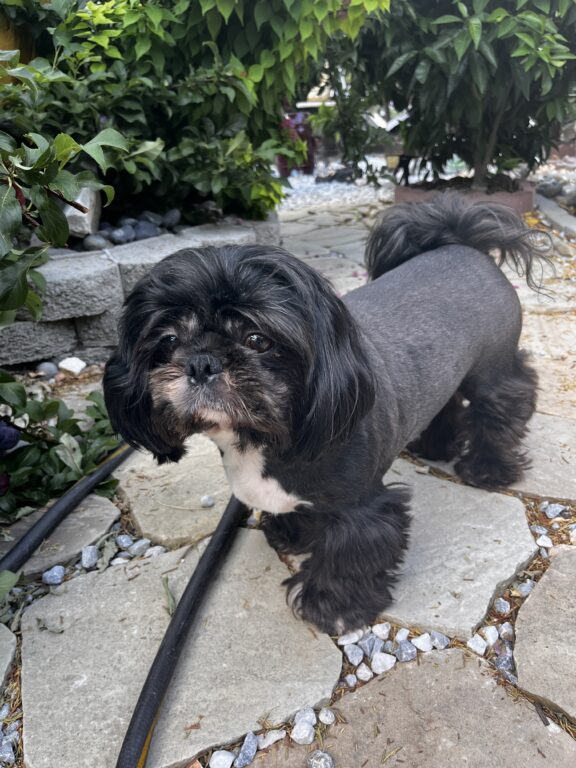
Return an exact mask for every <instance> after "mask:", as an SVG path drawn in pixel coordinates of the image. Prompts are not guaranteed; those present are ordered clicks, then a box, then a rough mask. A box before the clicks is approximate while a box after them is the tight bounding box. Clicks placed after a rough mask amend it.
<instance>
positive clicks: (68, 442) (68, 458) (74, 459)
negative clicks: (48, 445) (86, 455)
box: [56, 432, 82, 475]
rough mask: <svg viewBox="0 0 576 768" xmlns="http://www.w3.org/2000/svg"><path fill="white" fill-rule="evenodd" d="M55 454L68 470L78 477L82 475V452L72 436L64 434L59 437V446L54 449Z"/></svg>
mask: <svg viewBox="0 0 576 768" xmlns="http://www.w3.org/2000/svg"><path fill="white" fill-rule="evenodd" d="M56 454H57V456H58V458H60V459H61V460H62V461H63V462H64V464H66V466H67V467H68V468H69V469H72V470H73V471H74V472H76V473H78V475H82V469H81V466H80V464H81V462H82V451H81V450H80V446H79V445H78V443H77V442H76V440H74V438H73V437H72V435H69V434H68V433H66V432H65V433H64V434H63V435H62V436H61V437H60V445H59V446H57V448H56Z"/></svg>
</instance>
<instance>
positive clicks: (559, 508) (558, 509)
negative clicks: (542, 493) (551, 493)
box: [540, 504, 568, 520]
mask: <svg viewBox="0 0 576 768" xmlns="http://www.w3.org/2000/svg"><path fill="white" fill-rule="evenodd" d="M542 506H543V505H542ZM540 509H541V510H542V512H544V514H545V515H546V517H547V518H548V519H549V520H553V519H554V518H555V517H562V516H563V515H564V513H565V512H566V511H567V509H568V508H567V507H565V506H564V504H548V505H547V506H546V507H545V508H544V509H542V507H540Z"/></svg>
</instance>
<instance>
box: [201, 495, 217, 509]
mask: <svg viewBox="0 0 576 768" xmlns="http://www.w3.org/2000/svg"><path fill="white" fill-rule="evenodd" d="M215 503H216V502H215V501H214V499H213V498H212V496H202V498H201V499H200V506H201V507H206V508H207V509H208V508H210V507H213V506H214V504H215Z"/></svg>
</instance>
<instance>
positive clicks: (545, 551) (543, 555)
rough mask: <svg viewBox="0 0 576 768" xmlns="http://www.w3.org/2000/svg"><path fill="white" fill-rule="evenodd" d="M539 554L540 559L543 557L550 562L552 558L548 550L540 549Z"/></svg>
mask: <svg viewBox="0 0 576 768" xmlns="http://www.w3.org/2000/svg"><path fill="white" fill-rule="evenodd" d="M538 552H539V554H540V557H541V558H542V559H543V560H548V558H549V557H550V554H549V552H548V550H547V549H546V548H545V547H540V549H539V550H538Z"/></svg>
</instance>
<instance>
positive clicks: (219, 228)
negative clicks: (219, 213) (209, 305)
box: [110, 224, 256, 294]
mask: <svg viewBox="0 0 576 768" xmlns="http://www.w3.org/2000/svg"><path fill="white" fill-rule="evenodd" d="M255 242H256V233H255V232H254V230H253V229H251V228H249V227H241V226H233V225H229V224H223V225H218V224H202V225H201V226H199V227H190V228H189V229H187V230H184V231H183V232H180V233H179V234H177V235H160V236H159V237H153V238H150V239H149V240H137V241H135V242H133V243H128V244H127V245H119V246H117V247H116V248H113V249H112V250H111V251H110V258H111V259H112V261H114V262H115V263H116V264H117V265H118V267H119V268H120V274H121V276H122V285H123V287H124V292H125V294H128V293H129V292H130V291H131V290H132V289H133V288H134V286H135V285H136V283H137V282H138V280H140V278H142V277H144V275H146V274H147V273H148V272H149V271H150V270H151V269H152V267H153V266H154V265H155V264H157V263H158V262H159V261H162V259H163V258H165V257H166V256H169V255H170V254H171V253H175V252H176V251H180V250H182V249H183V248H201V247H202V246H205V245H214V246H220V245H230V244H234V245H241V244H248V243H255Z"/></svg>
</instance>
